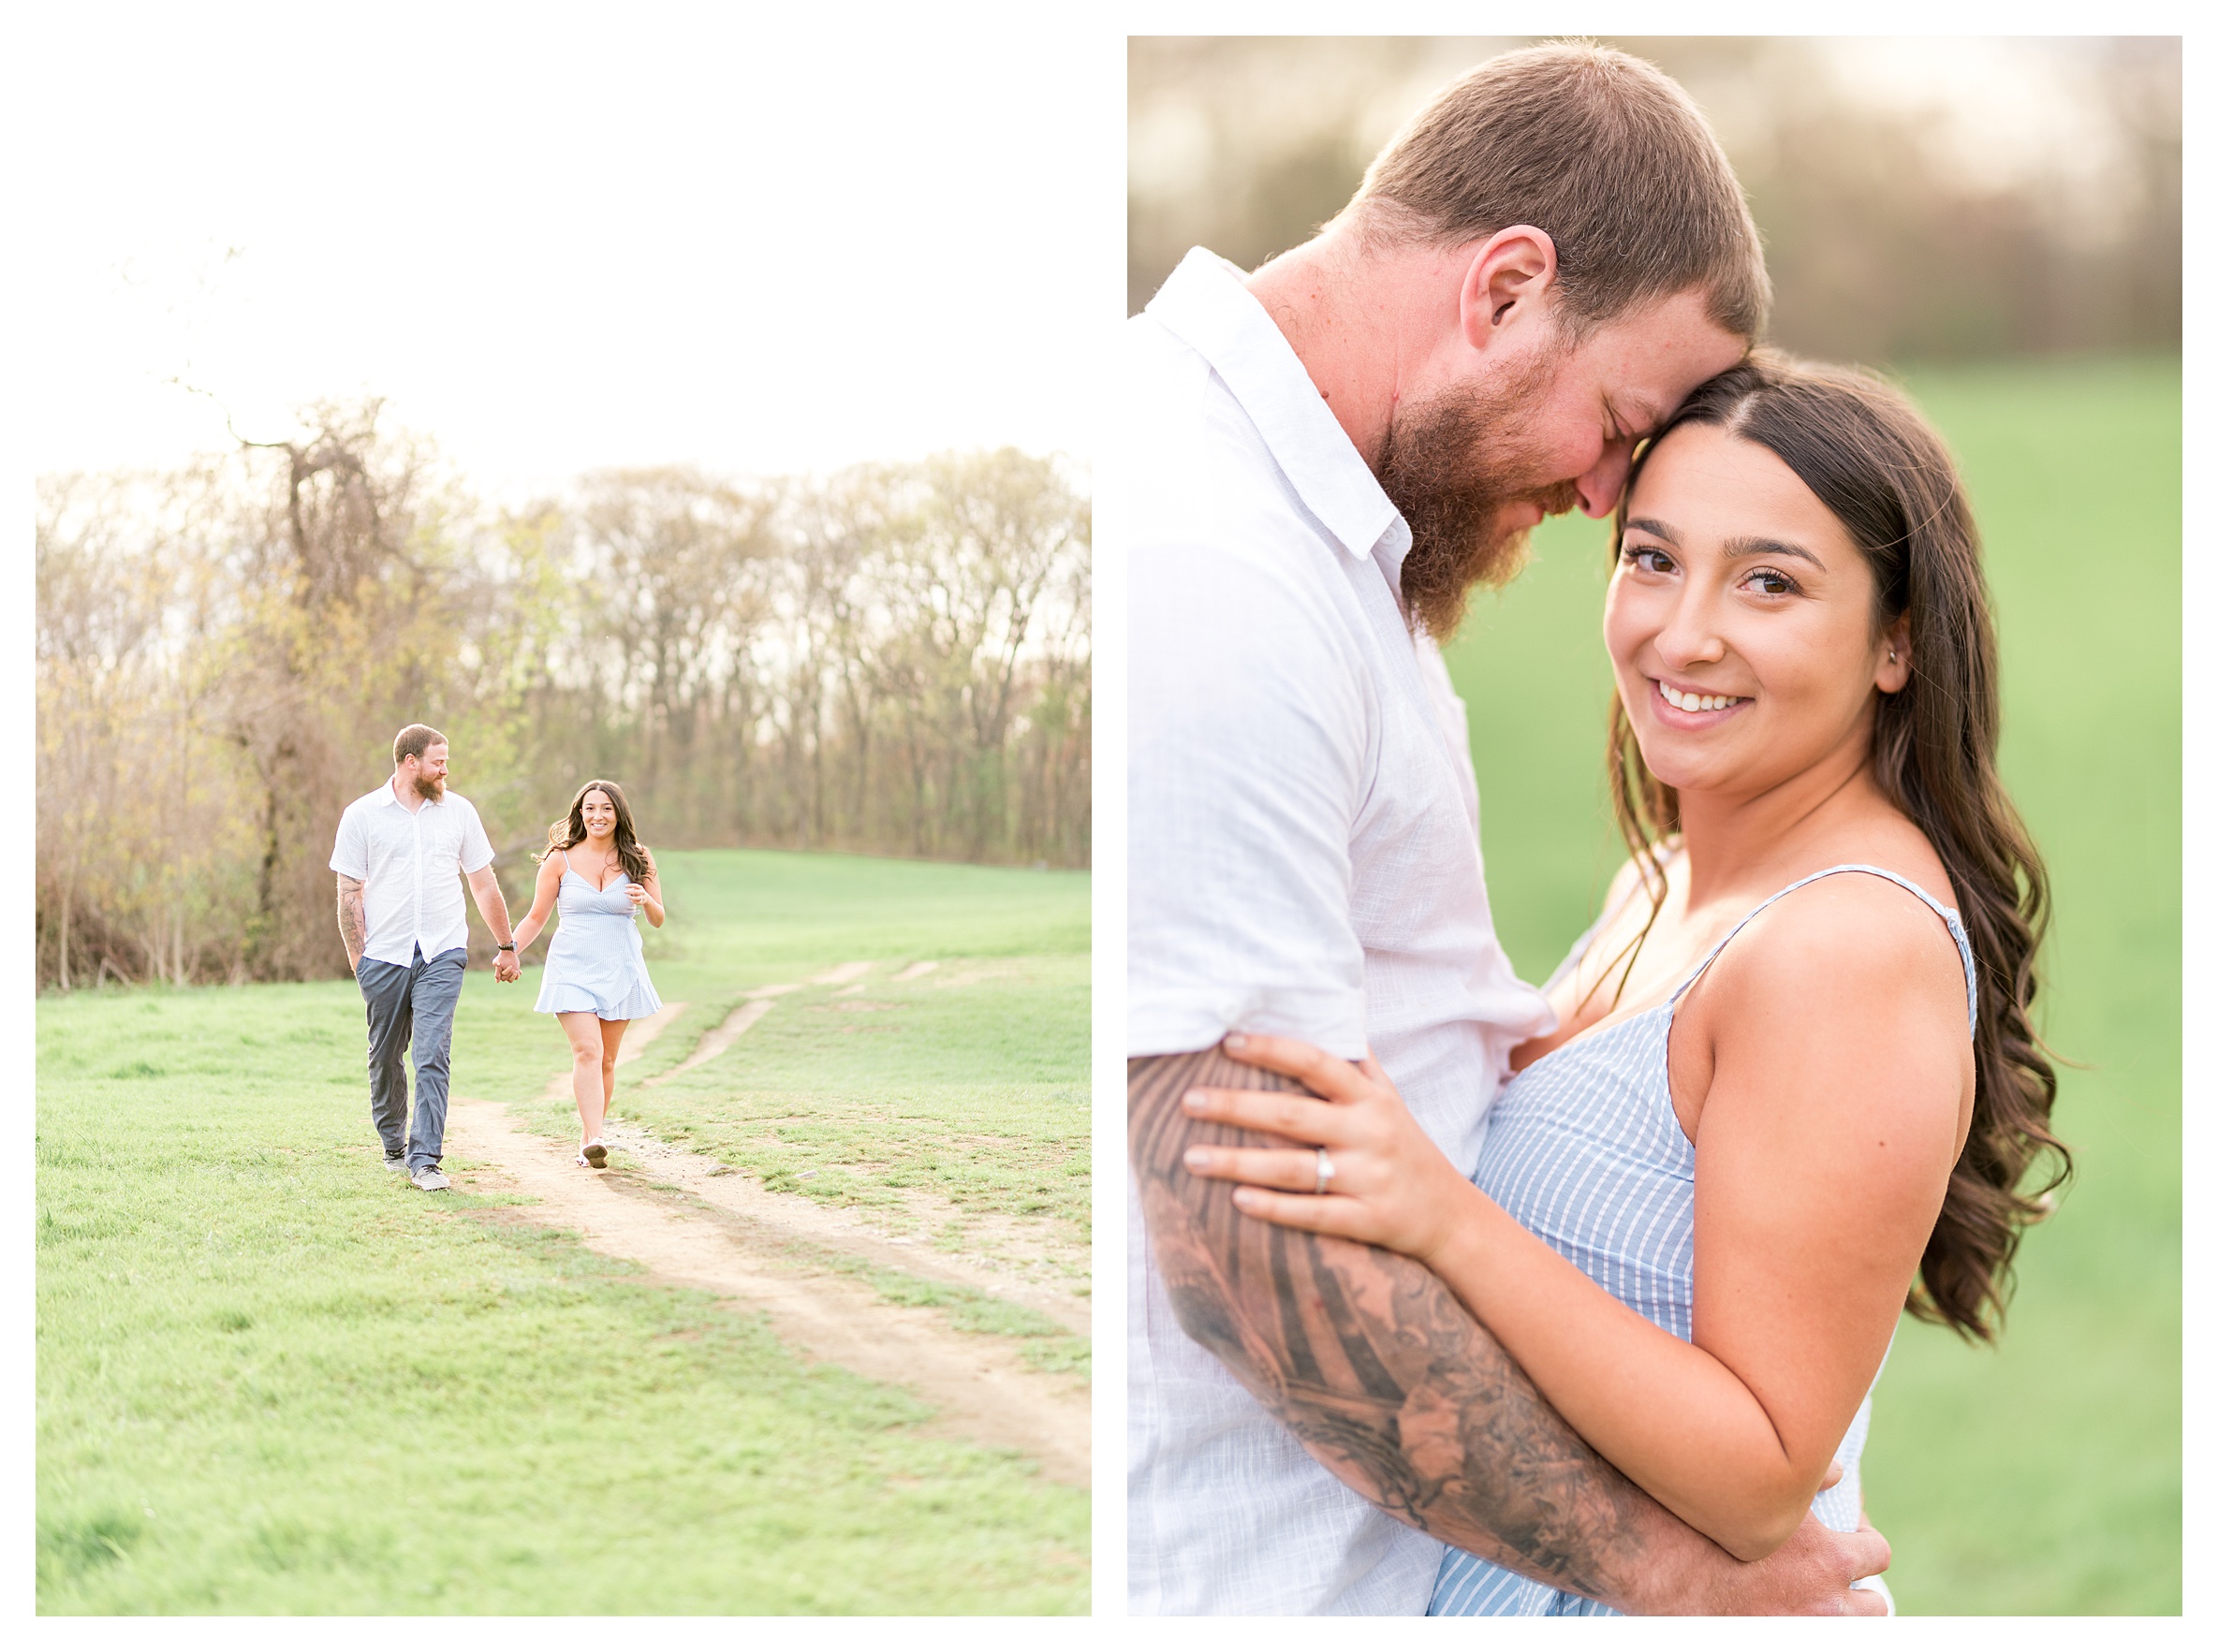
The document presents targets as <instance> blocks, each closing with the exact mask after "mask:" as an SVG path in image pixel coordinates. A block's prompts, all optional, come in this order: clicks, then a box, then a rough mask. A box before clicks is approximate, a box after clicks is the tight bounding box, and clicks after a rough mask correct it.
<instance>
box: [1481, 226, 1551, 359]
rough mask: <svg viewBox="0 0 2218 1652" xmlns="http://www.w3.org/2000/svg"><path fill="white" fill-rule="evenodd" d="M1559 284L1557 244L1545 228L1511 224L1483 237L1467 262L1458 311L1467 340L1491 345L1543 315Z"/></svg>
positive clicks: (1482, 346)
mask: <svg viewBox="0 0 2218 1652" xmlns="http://www.w3.org/2000/svg"><path fill="white" fill-rule="evenodd" d="M1555 284H1556V243H1555V241H1553V240H1552V239H1550V236H1549V233H1548V231H1547V230H1545V229H1535V228H1534V227H1533V226H1532V225H1530V224H1512V225H1511V226H1510V227H1508V228H1506V229H1497V230H1496V231H1495V232H1494V233H1493V234H1492V235H1491V236H1489V237H1487V239H1486V240H1485V241H1481V242H1480V243H1479V244H1478V245H1477V246H1476V248H1474V249H1473V251H1472V254H1471V262H1470V263H1469V264H1467V265H1466V266H1464V270H1463V289H1462V293H1461V294H1460V295H1459V314H1460V319H1461V321H1462V329H1463V342H1464V343H1465V344H1469V345H1470V346H1471V347H1472V348H1473V349H1474V350H1486V349H1490V348H1491V347H1492V346H1493V345H1494V344H1496V343H1498V342H1499V341H1500V340H1501V339H1502V338H1503V337H1504V336H1505V335H1506V333H1507V332H1508V331H1509V330H1510V329H1512V328H1519V327H1525V326H1529V325H1531V324H1532V323H1533V322H1535V321H1536V320H1538V319H1539V318H1540V314H1541V311H1542V310H1543V308H1544V307H1545V305H1546V302H1547V300H1546V299H1545V298H1544V297H1543V295H1545V294H1550V293H1552V292H1553V290H1554V288H1555Z"/></svg>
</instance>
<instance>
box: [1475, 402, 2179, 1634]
mask: <svg viewBox="0 0 2218 1652" xmlns="http://www.w3.org/2000/svg"><path fill="white" fill-rule="evenodd" d="M1909 386H1910V388H1911V389H1912V391H1913V392H1914V393H1915V394H1916V395H1917V398H1918V400H1919V402H1921V404H1922V405H1923V406H1924V407H1925V409H1926V411H1927V412H1928V414H1929V415H1930V417H1932V418H1933V420H1934V421H1935V422H1936V423H1937V424H1938V425H1939V427H1940V428H1941V430H1942V431H1943V432H1944V433H1945V434H1946V437H1947V439H1948V441H1949V443H1950V445H1951V446H1952V447H1953V448H1954V449H1955V451H1956V453H1957V455H1958V458H1959V460H1960V461H1961V463H1962V465H1963V468H1964V472H1965V475H1966V477H1967V481H1968V485H1969V487H1970V489H1971V493H1972V498H1973V503H1974V505H1975V506H1976V510H1977V512H1978V517H1979V522H1980V526H1981V529H1982V531H1983V533H1984V534H1985V538H1986V545H1987V560H1988V576H1989V579H1990V583H1991V585H1992V588H1993V591H1994V596H1995V602H1996V607H1997V611H1998V618H1999V624H2000V632H2001V638H2002V650H2003V672H2004V676H2003V689H2004V715H2005V723H2004V745H2003V768H2004V773H2005V779H2006V780H2007V782H2008V783H2009V785H2010V787H2011V790H2012V793H2013V795H2014V796H2015V797H2016V798H2017V800H2018V803H2019V806H2020V809H2021V810H2022V811H2024V813H2025V815H2026V818H2027V820H2028V821H2029V822H2030V824H2031V826H2032V828H2033V831H2034V836H2035V838H2036V840H2037V841H2039V843H2040V845H2041V848H2042V850H2043V853H2044V854H2045V855H2046V856H2047V859H2048V863H2049V872H2050V875H2051V878H2052V885H2053V894H2054V899H2055V908H2056V919H2055V925H2054V928H2053V930H2052V932H2051V943H2050V947H2049V952H2048V954H2047V986H2046V988H2045V992H2044V996H2043V1000H2042V1002H2041V1005H2040V1022H2041V1025H2042V1026H2043V1028H2044V1030H2045V1032H2046V1035H2047V1036H2048V1038H2049V1041H2050V1042H2051V1044H2052V1045H2054V1046H2055V1047H2056V1048H2057V1049H2059V1050H2061V1051H2063V1052H2064V1053H2065V1054H2066V1055H2068V1056H2070V1057H2072V1058H2074V1059H2075V1060H2078V1061H2080V1062H2084V1063H2086V1065H2085V1066H2084V1067H2078V1068H2060V1070H2059V1077H2060V1079H2061V1081H2062V1082H2061V1089H2060V1093H2059V1097H2058V1101H2057V1107H2056V1126H2057V1129H2058V1132H2059V1133H2060V1134H2062V1135H2063V1136H2064V1139H2065V1140H2066V1141H2067V1142H2068V1143H2069V1144H2070V1145H2071V1147H2072V1148H2073V1150H2074V1152H2075V1153H2076V1155H2077V1157H2078V1186H2077V1187H2076V1188H2075V1189H2074V1190H2073V1191H2071V1192H2070V1193H2069V1195H2068V1196H2067V1197H2066V1199H2065V1201H2064V1205H2063V1207H2062V1209H2061V1211H2060V1212H2059V1214H2058V1215H2057V1216H2056V1217H2055V1218H2054V1219H2053V1220H2052V1221H2049V1222H2048V1223H2046V1224H2044V1225H2043V1226H2042V1227H2040V1228H2037V1229H2035V1230H2034V1232H2033V1233H2031V1234H2030V1235H2028V1236H2027V1239H2026V1241H2025V1244H2024V1247H2023V1249H2022V1250H2021V1251H2020V1265H2019V1280H2020V1284H2019V1291H2018V1295H2017V1299H2016V1303H2015V1306H2014V1307H2013V1308H2012V1311H2011V1314H2010V1318H2009V1323H2008V1328H2007V1330H2006V1332H2005V1336H2004V1338H2003V1340H2002V1343H2001V1345H2000V1347H1999V1348H1997V1349H1992V1350H1989V1349H1983V1348H1972V1347H1966V1346H1965V1345H1963V1344H1962V1343H1961V1342H1960V1341H1959V1340H1958V1339H1957V1338H1954V1337H1953V1336H1951V1335H1950V1334H1949V1333H1947V1332H1945V1331H1940V1330H1936V1329H1934V1328H1932V1327H1931V1326H1927V1325H1921V1324H1918V1323H1915V1322H1912V1321H1909V1320H1907V1319H1905V1320H1904V1322H1903V1324H1902V1331H1901V1333H1900V1335H1899V1337H1898V1338H1897V1339H1896V1343H1895V1348H1894V1352H1893V1355H1892V1357H1891V1359H1890V1360H1889V1362H1888V1367H1887V1371H1886V1374H1885V1376H1884V1377H1883V1378H1882V1380H1881V1382H1880V1388H1879V1395H1878V1399H1877V1401H1876V1404H1875V1408H1874V1415H1873V1433H1872V1443H1871V1446H1870V1448H1869V1450H1868V1453H1867V1455H1866V1456H1865V1459H1864V1462H1865V1471H1864V1487H1865V1497H1866V1500H1867V1503H1868V1506H1869V1508H1870V1511H1871V1514H1872V1517H1873V1521H1874V1522H1875V1523H1876V1524H1877V1525H1878V1526H1879V1527H1880V1528H1881V1529H1882V1530H1884V1531H1885V1532H1886V1533H1887V1535H1888V1538H1889V1539H1890V1540H1891V1541H1892V1542H1893V1544H1894V1550H1895V1559H1894V1566H1893V1569H1892V1571H1891V1572H1889V1573H1888V1576H1889V1579H1890V1581H1891V1583H1892V1585H1893V1587H1894V1590H1895V1593H1896V1596H1897V1598H1898V1599H1899V1601H1901V1604H1902V1610H1903V1611H1905V1612H1913V1613H2176V1612H2178V1611H2179V1610H2180V1609H2181V1547H2180V1544H2181V1513H2180V1496H2181V1472H2180V1467H2181V1456H2180V1452H2181V1363H2180V1362H2181V1345H2180V1328H2181V1196H2180V1195H2181V1133H2180V1127H2181V1088H2180V1026H2181V1020H2180V1016H2181V994H2180V960H2181V950H2180V948H2181V927H2180V865H2181V862H2180V854H2181V840H2180V806H2181V791H2180V776H2181V728H2180V703H2181V674H2180V658H2181V656H2180V636H2181V632H2180V595H2181V560H2180V559H2181V514H2180V499H2181V375H2180V368H2179V364H2178V363H2177V362H2176V361H2119V360H2108V361H2105V360H2093V361H2078V362H2053V363H2014V364H2008V365H2001V366H1995V367H1990V368H1983V369H1976V370H1959V371H1953V372H1947V373H1941V372H1933V373H1919V374H1916V375H1912V376H1911V377H1910V379H1909ZM1604 526H1605V525H1604V524H1599V523H1591V522H1586V521H1583V520H1573V521H1558V522H1552V523H1550V525H1549V526H1548V528H1547V529H1546V531H1545V532H1544V533H1543V534H1540V535H1538V536H1536V542H1535V552H1536V555H1535V565H1534V566H1533V567H1532V568H1531V569H1530V570H1529V571H1528V572H1527V573H1526V574H1525V575H1524V576H1523V577H1521V578H1520V579H1519V580H1518V582H1517V583H1516V584H1515V585H1514V586H1512V587H1511V588H1510V590H1509V591H1507V592H1505V593H1503V594H1502V595H1500V596H1498V597H1482V598H1480V599H1479V601H1478V603H1477V604H1476V607H1475V608H1474V612H1473V615H1472V619H1471V621H1470V622H1469V623H1468V624H1467V625H1466V627H1465V630H1464V633H1463V634H1462V636H1461V637H1459V639H1458V640H1457V642H1456V644H1455V645H1454V647H1453V648H1452V650H1451V651H1450V654H1449V667H1450V670H1451V672H1452V674H1453V675H1454V677H1455V680H1456V681H1457V684H1458V686H1459V687H1460V688H1461V690H1462V694H1463V695H1464V698H1465V699H1466V700H1467V702H1468V703H1469V705H1470V707H1471V726H1472V748H1473V756H1474V759H1475V761H1476V765H1477V768H1478V776H1479V790H1480V795H1481V797H1482V798H1483V805H1482V807H1483V811H1484V812H1483V818H1482V822H1481V836H1482V839H1483V841H1484V847H1485V851H1486V856H1487V882H1488V887H1489V889H1490V891H1491V896H1492V899H1493V902H1494V909H1495V916H1496V921H1497V925H1498V927H1499V929H1500V931H1501V934H1502V936H1503V939H1504V941H1505V943H1506V945H1507V946H1508V948H1509V950H1510V953H1511V956H1512V957H1513V958H1515V959H1516V960H1517V963H1518V965H1519V968H1520V972H1522V973H1524V974H1525V975H1526V976H1528V977H1529V978H1531V979H1535V980H1538V979H1540V978H1542V977H1543V976H1545V975H1546V974H1547V973H1548V972H1549V971H1550V969H1552V968H1553V967H1554V964H1555V961H1556V959H1557V958H1558V957H1560V956H1561V954H1562V952H1563V951H1564V948H1565V947H1566V946H1567V945H1568V944H1569V943H1570V942H1571V941H1572V940H1573V939H1574V938H1575V937H1576V936H1577V935H1578V933H1579V930H1580V929H1581V928H1583V927H1584V926H1585V924H1586V923H1587V922H1588V921H1589V919H1590V918H1591V916H1592V914H1593V912H1594V903H1595V901H1596V899H1597V898H1598V896H1599V894H1600V892H1601V890H1602V888H1603V886H1604V884H1605V883H1606V882H1607V880H1608V875H1609V873H1610V871H1611V870H1612V869H1613V868H1614V867H1615V866H1616V865H1617V864H1618V862H1619V861H1620V859H1622V857H1623V850H1622V848H1621V847H1620V846H1619V845H1618V842H1617V840H1616V837H1615V833H1614V831H1613V830H1612V828H1611V827H1610V826H1609V823H1608V807H1607V803H1606V800H1605V794H1604V792H1603V790H1602V786H1601V778H1600V777H1601V752H1602V740H1601V733H1602V720H1603V713H1604V709H1605V708H1606V707H1607V705H1608V693H1609V674H1608V663H1607V660H1606V658H1605V656H1604V654H1603V651H1602V647H1601V640H1600V636H1601V633H1600V620H1601V605H1602V595H1603V588H1604V584H1605V582H1606V579H1607V577H1608V568H1607V565H1606V564H1607V556H1608V541H1607V536H1606V534H1605V533H1604V531H1603V530H1604Z"/></svg>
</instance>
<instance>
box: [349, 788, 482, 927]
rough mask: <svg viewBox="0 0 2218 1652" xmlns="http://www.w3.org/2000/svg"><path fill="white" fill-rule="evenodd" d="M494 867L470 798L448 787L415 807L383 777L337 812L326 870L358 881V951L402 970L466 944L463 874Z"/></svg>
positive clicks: (467, 924)
mask: <svg viewBox="0 0 2218 1652" xmlns="http://www.w3.org/2000/svg"><path fill="white" fill-rule="evenodd" d="M491 865H492V840H490V839H489V838H487V837H486V835H485V826H484V824H483V823H482V822H481V821H479V820H478V818H477V810H476V809H474V808H472V807H471V806H470V802H469V799H468V798H466V797H457V796H456V795H455V794H454V793H452V792H448V794H447V795H446V796H445V797H442V798H440V799H439V801H438V802H436V803H433V802H430V801H428V800H427V801H424V802H422V803H419V805H418V806H417V807H416V808H415V809H414V810H413V811H411V810H410V809H409V808H408V806H407V805H406V804H404V803H403V802H402V801H401V800H400V798H398V797H395V796H394V795H393V789H392V782H389V781H388V782H386V783H385V784H384V785H381V786H379V787H378V788H377V789H376V790H375V792H372V793H370V794H369V795H368V796H366V797H357V798H356V799H355V800H354V801H353V802H351V803H349V804H348V805H347V806H346V812H345V814H342V815H341V816H340V817H339V841H338V843H337V844H336V845H335V846H334V847H333V848H332V850H331V870H333V871H335V872H337V873H339V874H340V875H341V876H342V877H348V878H359V879H360V880H361V885H362V922H363V925H364V927H365V928H366V929H367V931H368V932H367V933H366V934H365V935H364V936H363V937H362V956H363V957H364V958H375V959H376V960H377V961H378V962H379V963H381V964H399V965H401V966H402V967H403V968H406V967H407V966H408V964H409V963H411V962H412V961H414V954H415V951H416V948H418V947H419V946H420V947H422V948H423V956H424V957H425V958H437V957H438V956H439V955H440V954H441V953H443V952H452V951H453V950H454V949H455V948H456V947H458V946H464V947H466V946H468V945H469V943H470V920H469V918H468V916H467V914H464V912H463V885H462V877H463V874H465V873H468V872H475V871H479V870H483V869H484V868H486V867H489V866H491Z"/></svg>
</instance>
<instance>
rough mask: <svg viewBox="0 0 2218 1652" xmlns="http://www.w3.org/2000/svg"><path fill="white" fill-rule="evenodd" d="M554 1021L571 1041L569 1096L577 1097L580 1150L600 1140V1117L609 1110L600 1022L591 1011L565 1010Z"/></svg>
mask: <svg viewBox="0 0 2218 1652" xmlns="http://www.w3.org/2000/svg"><path fill="white" fill-rule="evenodd" d="M555 1019H556V1020H558V1021H560V1022H561V1023H562V1030H563V1033H564V1035H565V1036H566V1037H567V1038H568V1039H569V1041H570V1093H571V1094H572V1095H574V1096H576V1097H577V1098H578V1126H579V1129H580V1135H579V1137H578V1143H579V1145H580V1147H582V1146H584V1144H586V1143H587V1142H597V1141H599V1140H600V1139H601V1118H602V1116H603V1115H604V1114H606V1113H607V1112H608V1110H609V1092H608V1089H607V1086H606V1084H605V1083H604V1081H603V1079H602V1076H601V1075H602V1073H603V1071H604V1063H603V1061H602V1059H601V1019H600V1017H599V1016H596V1015H595V1014H594V1013H593V1012H592V1011H591V1010H565V1011H564V1012H563V1013H562V1014H561V1015H558V1016H555Z"/></svg>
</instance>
